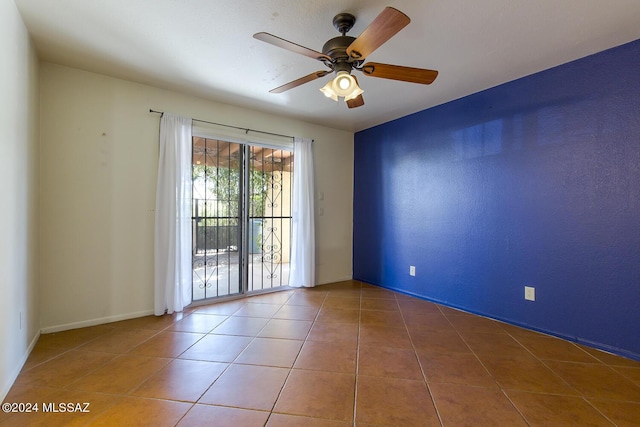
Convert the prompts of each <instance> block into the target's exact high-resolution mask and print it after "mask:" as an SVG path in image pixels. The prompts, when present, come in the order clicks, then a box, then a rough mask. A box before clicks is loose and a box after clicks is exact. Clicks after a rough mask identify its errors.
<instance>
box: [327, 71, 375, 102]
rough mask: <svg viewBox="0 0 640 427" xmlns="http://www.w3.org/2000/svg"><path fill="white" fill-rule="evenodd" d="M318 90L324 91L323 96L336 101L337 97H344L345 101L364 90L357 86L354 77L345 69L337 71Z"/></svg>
mask: <svg viewBox="0 0 640 427" xmlns="http://www.w3.org/2000/svg"><path fill="white" fill-rule="evenodd" d="M320 91H321V92H322V93H324V96H326V97H327V98H331V99H333V100H334V101H338V97H342V98H344V100H345V101H350V100H352V99H355V98H356V97H358V96H360V95H362V93H363V92H364V91H363V90H362V89H361V88H360V86H358V82H356V79H355V78H354V77H353V76H352V75H351V74H349V73H348V72H347V71H338V73H337V74H336V77H335V78H334V79H333V80H331V81H329V82H328V83H327V84H326V85H324V87H322V88H321V89H320Z"/></svg>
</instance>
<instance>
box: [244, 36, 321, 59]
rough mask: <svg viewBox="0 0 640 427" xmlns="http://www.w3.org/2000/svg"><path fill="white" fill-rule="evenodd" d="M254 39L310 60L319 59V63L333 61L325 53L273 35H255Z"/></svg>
mask: <svg viewBox="0 0 640 427" xmlns="http://www.w3.org/2000/svg"><path fill="white" fill-rule="evenodd" d="M253 38H254V39H258V40H260V41H263V42H266V43H269V44H272V45H274V46H277V47H281V48H282V49H286V50H289V51H291V52H295V53H299V54H300V55H304V56H308V57H309V58H313V59H317V60H319V61H321V60H323V59H326V60H328V61H331V57H330V56H328V55H325V54H324V53H320V52H317V51H315V50H313V49H309V48H308V47H304V46H300V45H299V44H296V43H293V42H290V41H289V40H285V39H283V38H281V37H278V36H274V35H273V34H269V33H255V34H254V35H253Z"/></svg>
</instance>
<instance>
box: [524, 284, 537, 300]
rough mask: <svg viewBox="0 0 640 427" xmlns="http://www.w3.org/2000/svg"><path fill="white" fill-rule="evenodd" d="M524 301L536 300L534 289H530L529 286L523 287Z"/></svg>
mask: <svg viewBox="0 0 640 427" xmlns="http://www.w3.org/2000/svg"><path fill="white" fill-rule="evenodd" d="M524 299H526V300H527V301H535V300H536V288H532V287H531V286H525V287H524Z"/></svg>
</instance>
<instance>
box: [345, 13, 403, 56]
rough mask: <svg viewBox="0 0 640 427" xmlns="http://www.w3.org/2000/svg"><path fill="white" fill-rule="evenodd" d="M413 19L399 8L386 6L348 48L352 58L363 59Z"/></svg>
mask: <svg viewBox="0 0 640 427" xmlns="http://www.w3.org/2000/svg"><path fill="white" fill-rule="evenodd" d="M409 22H411V19H409V17H408V16H407V15H405V14H404V13H402V12H400V11H399V10H398V9H394V8H393V7H385V9H384V10H383V11H382V12H381V13H380V15H378V16H377V17H376V19H374V20H373V22H372V23H371V24H369V26H368V27H367V28H366V29H365V30H364V32H363V33H362V34H360V36H359V37H358V38H357V39H355V40H354V41H353V43H351V45H350V46H349V47H348V48H347V54H348V55H349V57H350V58H352V59H357V60H363V59H364V58H366V57H368V56H369V55H370V54H371V53H372V52H373V51H374V50H376V49H377V48H379V47H380V46H382V45H383V44H384V43H385V42H386V41H387V40H389V39H390V38H391V37H393V36H394V35H396V34H397V33H398V32H399V31H400V30H402V29H403V28H404V27H406V26H407V25H409Z"/></svg>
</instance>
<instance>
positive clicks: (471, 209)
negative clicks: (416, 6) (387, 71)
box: [353, 40, 640, 359]
mask: <svg viewBox="0 0 640 427" xmlns="http://www.w3.org/2000/svg"><path fill="white" fill-rule="evenodd" d="M399 84H400V83H399ZM434 84H437V80H436V82H435V83H434ZM420 90H423V91H424V93H425V96H429V89H428V88H420ZM365 108H366V107H365ZM354 170H355V171H354V237H353V239H354V242H353V247H354V254H353V255H354V256H353V260H354V261H353V262H354V265H353V274H354V279H357V280H361V281H364V282H368V283H372V284H375V285H379V286H383V287H387V288H390V289H395V290H399V291H402V292H405V293H409V294H413V295H416V296H420V297H423V298H426V299H429V300H432V301H435V302H440V303H443V304H445V305H449V306H453V307H457V308H461V309H464V310H467V311H470V312H473V313H477V314H481V315H485V316H488V317H492V318H496V319H500V320H504V321H507V322H510V323H513V324H516V325H520V326H525V327H529V328H532V329H535V330H539V331H544V332H547V333H551V334H553V335H557V336H560V337H563V338H567V339H571V340H574V341H578V342H583V343H586V344H589V345H592V346H595V347H599V348H602V349H607V350H609V351H613V352H615V353H618V354H622V355H625V356H628V357H632V358H636V359H640V332H639V331H640V40H638V41H635V42H632V43H629V44H626V45H623V46H620V47H617V48H614V49H610V50H607V51H604V52H601V53H598V54H595V55H592V56H589V57H586V58H583V59H580V60H577V61H574V62H571V63H568V64H564V65H561V66H559V67H555V68H552V69H549V70H546V71H544V72H540V73H537V74H534V75H531V76H528V77H524V78H522V79H519V80H515V81H512V82H509V83H506V84H503V85H501V86H497V87H494V88H491V89H488V90H485V91H483V92H479V93H476V94H473V95H470V96H467V97H465V98H462V99H459V100H456V101H452V102H450V103H447V104H444V105H441V106H438V107H434V108H431V109H428V110H425V111H421V112H419V113H416V114H413V115H410V116H407V117H403V118H401V119H398V120H395V121H392V122H389V123H385V124H383V125H380V126H376V127H374V128H370V129H367V130H364V131H361V132H358V133H356V135H355V165H354ZM410 265H414V266H416V273H417V274H416V276H415V277H411V276H410V275H409V266H410ZM525 285H527V286H533V287H535V288H536V301H535V302H530V301H525V299H524V286H525Z"/></svg>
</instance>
